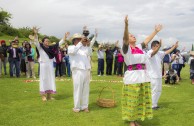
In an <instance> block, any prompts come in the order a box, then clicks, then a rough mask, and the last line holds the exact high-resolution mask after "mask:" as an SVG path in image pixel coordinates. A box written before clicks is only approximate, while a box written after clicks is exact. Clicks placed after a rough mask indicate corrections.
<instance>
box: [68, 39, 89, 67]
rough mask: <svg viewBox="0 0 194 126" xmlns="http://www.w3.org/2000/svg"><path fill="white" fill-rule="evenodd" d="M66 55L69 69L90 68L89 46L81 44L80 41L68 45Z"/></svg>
mask: <svg viewBox="0 0 194 126" xmlns="http://www.w3.org/2000/svg"><path fill="white" fill-rule="evenodd" d="M68 55H69V61H70V66H71V70H74V69H82V70H90V69H91V64H90V55H91V47H88V46H83V44H82V43H81V42H79V43H78V44H77V45H76V46H75V45H70V46H69V47H68Z"/></svg>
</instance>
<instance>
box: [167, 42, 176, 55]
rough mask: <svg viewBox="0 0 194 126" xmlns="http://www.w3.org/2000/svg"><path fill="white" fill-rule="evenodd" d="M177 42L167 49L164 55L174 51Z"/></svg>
mask: <svg viewBox="0 0 194 126" xmlns="http://www.w3.org/2000/svg"><path fill="white" fill-rule="evenodd" d="M178 43H179V42H178V41H177V42H176V43H175V44H174V45H173V46H172V47H171V48H170V49H169V50H166V51H165V54H169V53H171V52H172V51H173V50H174V49H176V48H177V47H178Z"/></svg>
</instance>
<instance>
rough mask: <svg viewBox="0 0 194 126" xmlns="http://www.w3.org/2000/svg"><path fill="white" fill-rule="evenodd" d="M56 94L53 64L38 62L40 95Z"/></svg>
mask: <svg viewBox="0 0 194 126" xmlns="http://www.w3.org/2000/svg"><path fill="white" fill-rule="evenodd" d="M46 93H51V94H55V93H56V85H55V72H54V67H53V62H40V94H46Z"/></svg>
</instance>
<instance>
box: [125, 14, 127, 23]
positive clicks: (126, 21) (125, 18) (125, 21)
mask: <svg viewBox="0 0 194 126" xmlns="http://www.w3.org/2000/svg"><path fill="white" fill-rule="evenodd" d="M125 24H128V15H126V16H125Z"/></svg>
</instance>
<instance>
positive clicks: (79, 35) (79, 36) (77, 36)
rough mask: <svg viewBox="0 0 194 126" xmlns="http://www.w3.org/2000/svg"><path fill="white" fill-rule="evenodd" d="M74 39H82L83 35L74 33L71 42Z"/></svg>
mask: <svg viewBox="0 0 194 126" xmlns="http://www.w3.org/2000/svg"><path fill="white" fill-rule="evenodd" d="M75 38H83V35H81V34H79V33H75V34H74V35H73V36H72V37H71V40H73V39H75Z"/></svg>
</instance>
